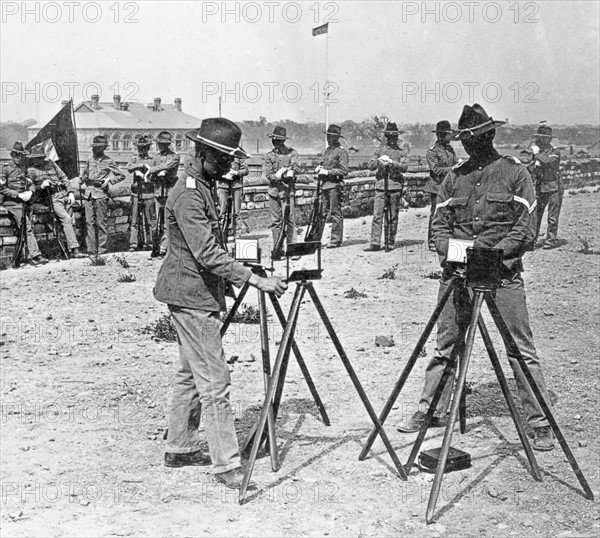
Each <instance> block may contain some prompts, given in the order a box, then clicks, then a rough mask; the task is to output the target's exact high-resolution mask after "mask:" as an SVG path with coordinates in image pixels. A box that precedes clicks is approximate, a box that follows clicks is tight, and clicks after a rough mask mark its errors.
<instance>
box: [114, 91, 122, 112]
mask: <svg viewBox="0 0 600 538" xmlns="http://www.w3.org/2000/svg"><path fill="white" fill-rule="evenodd" d="M113 106H114V107H115V108H116V109H117V110H121V96H120V95H113Z"/></svg>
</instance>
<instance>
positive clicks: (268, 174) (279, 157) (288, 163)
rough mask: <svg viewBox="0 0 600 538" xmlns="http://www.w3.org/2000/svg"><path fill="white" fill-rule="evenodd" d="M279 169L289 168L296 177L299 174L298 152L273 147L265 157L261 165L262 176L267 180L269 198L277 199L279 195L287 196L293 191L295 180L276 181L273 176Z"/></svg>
mask: <svg viewBox="0 0 600 538" xmlns="http://www.w3.org/2000/svg"><path fill="white" fill-rule="evenodd" d="M280 168H291V169H292V170H293V171H294V173H295V174H296V175H297V174H299V173H300V172H301V168H300V161H299V158H298V152H297V151H296V150H295V149H293V148H289V147H287V146H283V148H279V147H273V149H272V150H271V151H269V153H267V154H266V155H265V160H264V161H263V165H262V175H263V177H265V178H267V179H268V180H269V190H268V193H269V196H273V197H274V198H277V197H278V196H279V193H282V194H288V193H293V192H294V190H295V178H285V177H283V178H281V179H277V176H276V175H275V174H276V173H277V170H279V169H280Z"/></svg>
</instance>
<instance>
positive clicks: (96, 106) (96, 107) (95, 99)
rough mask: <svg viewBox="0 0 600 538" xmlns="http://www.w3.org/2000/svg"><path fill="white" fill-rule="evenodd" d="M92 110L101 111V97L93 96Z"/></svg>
mask: <svg viewBox="0 0 600 538" xmlns="http://www.w3.org/2000/svg"><path fill="white" fill-rule="evenodd" d="M92 108H93V109H94V110H99V109H100V96H99V95H97V94H96V95H92Z"/></svg>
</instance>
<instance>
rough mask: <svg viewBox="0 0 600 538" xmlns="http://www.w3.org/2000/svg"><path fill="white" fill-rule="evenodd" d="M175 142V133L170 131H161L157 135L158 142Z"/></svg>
mask: <svg viewBox="0 0 600 538" xmlns="http://www.w3.org/2000/svg"><path fill="white" fill-rule="evenodd" d="M171 142H173V135H172V134H171V133H170V132H169V131H161V132H160V133H158V136H157V137H156V143H157V144H170V143H171Z"/></svg>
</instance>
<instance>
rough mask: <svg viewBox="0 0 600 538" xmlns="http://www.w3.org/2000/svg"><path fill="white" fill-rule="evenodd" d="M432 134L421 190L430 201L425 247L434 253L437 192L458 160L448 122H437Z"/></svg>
mask: <svg viewBox="0 0 600 538" xmlns="http://www.w3.org/2000/svg"><path fill="white" fill-rule="evenodd" d="M433 132H434V133H435V135H436V137H437V140H436V141H435V144H434V145H433V146H431V147H430V148H429V149H428V150H427V154H426V159H427V163H428V164H429V181H428V182H427V185H425V188H424V189H423V190H424V191H425V192H428V193H429V197H430V199H431V212H430V214H429V225H428V227H427V245H428V247H429V250H431V251H433V252H435V243H434V242H433V240H432V238H431V223H432V221H433V215H434V214H435V206H436V205H437V196H438V191H439V189H440V185H441V183H442V181H443V179H444V178H445V177H446V174H447V173H448V172H449V171H450V169H451V168H452V167H453V166H454V165H455V164H456V163H458V161H459V159H458V157H457V156H456V154H455V153H454V149H453V148H452V146H451V145H450V139H451V137H452V134H453V133H454V131H453V130H452V128H451V127H450V122H449V121H446V120H442V121H438V122H437V124H436V126H435V131H433Z"/></svg>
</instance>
